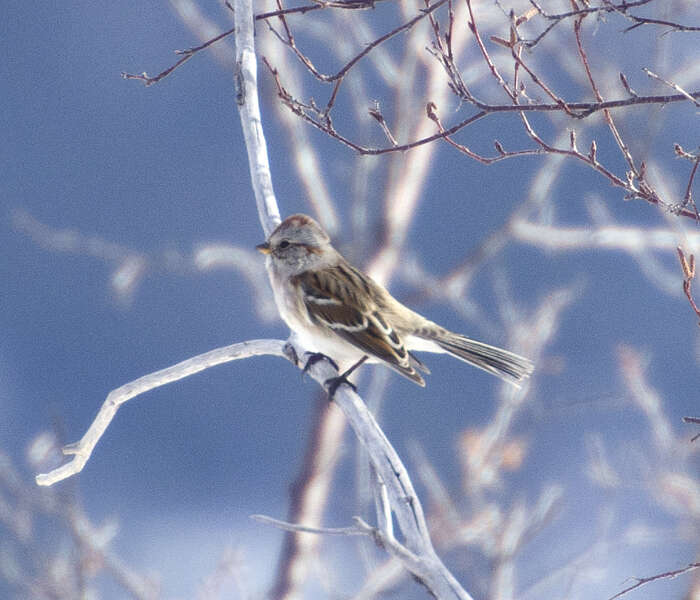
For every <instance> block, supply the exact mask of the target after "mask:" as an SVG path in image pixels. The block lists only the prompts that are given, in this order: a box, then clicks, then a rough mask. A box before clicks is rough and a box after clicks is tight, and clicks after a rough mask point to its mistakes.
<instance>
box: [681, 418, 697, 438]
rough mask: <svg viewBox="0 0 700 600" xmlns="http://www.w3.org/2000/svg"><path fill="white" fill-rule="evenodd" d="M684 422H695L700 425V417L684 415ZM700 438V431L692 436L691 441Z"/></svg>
mask: <svg viewBox="0 0 700 600" xmlns="http://www.w3.org/2000/svg"><path fill="white" fill-rule="evenodd" d="M683 422H684V423H694V424H696V425H700V417H683ZM699 438H700V433H698V434H697V435H694V436H693V437H692V438H690V441H691V442H694V441H695V440H697V439H699Z"/></svg>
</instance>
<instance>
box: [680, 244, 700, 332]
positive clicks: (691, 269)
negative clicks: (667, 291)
mask: <svg viewBox="0 0 700 600" xmlns="http://www.w3.org/2000/svg"><path fill="white" fill-rule="evenodd" d="M676 251H677V252H678V259H679V260H680V261H681V269H683V292H684V293H685V296H686V298H688V302H690V307H691V308H692V309H693V310H694V311H695V314H696V315H697V316H698V318H700V308H698V305H697V304H695V300H693V292H692V289H691V286H692V283H693V279H695V255H694V254H691V255H690V256H689V257H688V258H687V259H686V257H685V253H684V252H683V249H682V248H681V247H680V246H678V248H676ZM698 325H700V321H698Z"/></svg>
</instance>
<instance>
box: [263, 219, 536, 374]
mask: <svg viewBox="0 0 700 600" xmlns="http://www.w3.org/2000/svg"><path fill="white" fill-rule="evenodd" d="M256 248H257V250H258V251H260V252H261V253H262V254H264V255H266V259H265V266H266V269H267V272H268V276H269V279H270V284H271V286H272V291H273V294H274V298H275V303H276V304H277V308H278V310H279V313H280V316H281V317H282V319H283V320H284V321H285V323H286V324H287V325H288V326H289V328H290V329H291V331H292V332H293V333H294V334H295V335H296V336H297V338H298V340H299V342H300V343H301V345H302V346H303V347H304V348H305V349H308V350H310V351H312V354H314V355H315V356H316V357H319V356H325V357H329V358H330V359H332V361H333V362H334V364H335V365H336V366H337V367H338V370H339V371H340V370H342V369H345V371H344V373H343V374H342V375H341V377H340V379H343V380H344V381H345V382H346V383H349V382H348V381H347V379H345V378H346V377H347V376H349V374H350V373H352V371H354V370H355V369H356V368H357V367H358V366H360V365H361V364H362V363H364V362H369V363H381V364H384V365H386V366H388V367H390V368H391V369H393V370H394V371H396V372H398V373H400V374H401V375H403V376H404V377H406V378H408V379H410V380H411V381H413V382H414V383H416V384H418V385H420V386H425V380H424V378H423V376H422V375H421V373H423V374H429V373H430V370H429V369H428V367H427V366H425V365H424V364H423V363H422V362H421V361H420V360H419V359H418V357H416V355H415V352H435V353H447V354H449V355H451V356H454V357H456V358H458V359H460V360H462V361H464V362H466V363H468V364H470V365H473V366H475V367H478V368H479V369H482V370H484V371H486V372H488V373H491V374H493V375H496V376H497V377H499V378H501V379H503V380H505V381H508V382H510V383H512V384H514V385H516V386H518V387H519V386H520V385H521V384H522V383H523V382H524V380H526V379H527V378H528V377H529V376H530V374H531V373H532V372H533V369H534V365H533V363H532V362H531V361H530V360H528V359H527V358H524V357H522V356H519V355H518V354H515V353H513V352H509V351H508V350H503V349H501V348H497V347H496V346H491V345H489V344H485V343H483V342H478V341H476V340H473V339H471V338H468V337H466V336H464V335H461V334H459V333H454V332H452V331H450V330H448V329H446V328H444V327H441V326H440V325H438V324H437V323H434V322H433V321H430V320H429V319H427V318H426V317H424V316H422V315H421V314H419V313H417V312H415V311H413V310H411V309H410V308H408V307H407V306H404V305H403V304H402V303H401V302H399V301H398V300H396V298H394V297H393V296H392V295H391V294H390V293H389V292H388V291H387V290H386V289H385V288H384V287H383V286H382V285H380V284H379V283H377V282H376V281H374V280H373V279H372V278H371V277H370V276H369V275H367V274H365V273H363V272H362V271H361V270H360V269H358V268H356V267H354V266H352V265H351V264H350V263H349V262H348V261H347V260H346V259H345V258H344V257H343V256H342V255H341V254H340V253H339V252H338V251H337V250H336V249H335V248H334V247H333V245H332V244H331V240H330V238H329V236H328V234H327V233H326V232H325V231H324V230H323V229H322V227H321V226H320V225H319V224H318V223H317V222H316V221H315V220H314V219H313V218H311V217H309V216H308V215H304V214H294V215H291V216H289V217H287V218H286V219H285V220H284V221H282V222H281V223H280V224H279V225H278V226H277V227H276V228H275V229H274V230H273V231H272V233H270V235H269V236H268V238H267V240H266V241H265V242H263V243H262V244H259V245H257V246H256ZM308 366H309V363H308V362H307V365H306V368H308ZM353 387H354V386H353Z"/></svg>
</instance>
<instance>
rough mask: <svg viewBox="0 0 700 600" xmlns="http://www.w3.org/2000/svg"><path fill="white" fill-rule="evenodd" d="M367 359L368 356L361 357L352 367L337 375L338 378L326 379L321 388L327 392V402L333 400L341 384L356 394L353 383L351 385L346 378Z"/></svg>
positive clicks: (355, 387)
mask: <svg viewBox="0 0 700 600" xmlns="http://www.w3.org/2000/svg"><path fill="white" fill-rule="evenodd" d="M368 358H369V356H363V357H362V358H361V359H360V360H358V361H357V362H356V363H355V364H354V365H352V366H351V367H350V368H349V369H348V370H347V371H345V372H343V373H341V374H340V375H338V377H331V378H330V379H326V380H325V381H324V382H323V387H325V388H326V390H327V391H328V399H329V400H333V396H335V393H336V392H337V391H338V388H339V387H340V386H341V385H343V384H346V385H348V386H350V388H351V389H352V391H353V392H355V393H357V386H356V385H355V384H354V383H352V381H350V380H349V379H348V377H350V375H352V373H353V371H354V370H355V369H357V367H359V366H360V365H361V364H362V363H364V362H365V361H366V360H367V359H368Z"/></svg>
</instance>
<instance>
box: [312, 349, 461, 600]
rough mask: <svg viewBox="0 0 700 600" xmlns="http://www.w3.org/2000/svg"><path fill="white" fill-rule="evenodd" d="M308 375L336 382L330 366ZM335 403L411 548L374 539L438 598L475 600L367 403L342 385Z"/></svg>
mask: <svg viewBox="0 0 700 600" xmlns="http://www.w3.org/2000/svg"><path fill="white" fill-rule="evenodd" d="M308 373H309V374H310V375H311V376H312V377H313V378H314V379H315V380H316V381H318V382H319V383H320V384H321V385H324V383H325V382H326V381H328V380H329V379H331V378H333V377H336V376H337V373H336V371H335V370H334V369H333V367H332V366H331V365H330V363H329V362H327V361H318V362H317V363H315V364H314V365H312V366H311V368H310V369H309V370H308ZM333 400H334V402H335V403H336V404H337V405H338V406H339V407H340V409H341V410H342V411H343V412H344V413H345V416H346V417H347V419H348V422H349V423H350V426H351V427H352V428H353V431H354V432H355V435H356V436H357V438H358V439H359V440H360V443H362V445H363V446H364V448H365V450H366V451H367V454H368V455H369V459H370V461H371V463H372V466H373V467H374V469H375V470H376V472H377V475H378V476H379V478H380V479H381V480H382V481H383V482H384V484H385V486H386V492H387V493H388V496H389V501H390V505H391V508H392V510H393V511H394V514H395V515H396V520H397V522H398V524H399V528H400V529H401V533H402V534H403V537H404V539H405V544H406V547H404V546H402V545H401V544H399V543H398V542H397V541H396V539H395V538H394V537H393V535H385V532H381V531H377V532H376V533H375V534H374V535H375V537H376V536H379V539H380V540H381V542H382V543H383V544H384V545H385V547H386V549H387V550H388V551H389V552H390V553H391V554H393V555H394V556H396V557H397V558H399V559H400V560H401V562H402V564H403V566H404V568H406V569H408V570H409V571H410V572H411V573H412V574H413V575H415V576H416V578H418V580H419V581H420V582H421V583H422V584H423V585H425V586H426V588H428V589H429V590H430V592H431V593H432V594H433V595H434V596H435V597H436V598H440V599H441V600H443V599H444V600H446V599H449V598H460V599H462V600H471V596H470V595H469V594H468V593H467V592H466V591H465V590H464V589H463V588H462V586H461V585H460V584H459V582H458V581H457V580H456V579H455V577H454V576H453V575H452V573H450V571H449V570H448V569H447V567H445V565H444V564H443V563H442V561H441V560H440V558H439V557H438V555H437V554H436V552H435V549H434V548H433V544H432V542H431V541H430V534H429V533H428V527H427V524H426V522H425V516H424V515H423V507H422V506H421V503H420V500H419V499H418V496H417V494H416V491H415V490H414V488H413V484H412V483H411V478H410V476H409V474H408V471H407V470H406V467H405V466H404V465H403V463H402V462H401V459H400V458H399V455H398V454H397V453H396V450H394V448H393V446H392V445H391V444H390V443H389V440H388V439H387V438H386V436H385V435H384V432H383V431H382V429H381V428H380V427H379V425H378V424H377V422H376V421H375V419H374V417H373V416H372V413H371V412H370V411H369V409H368V408H367V406H366V405H365V403H364V402H363V400H362V398H360V396H358V395H357V394H356V393H355V392H354V391H353V390H352V389H351V388H350V387H349V386H346V385H341V386H340V387H339V388H338V389H337V390H336V392H335V396H334V398H333ZM356 521H357V520H356Z"/></svg>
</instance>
